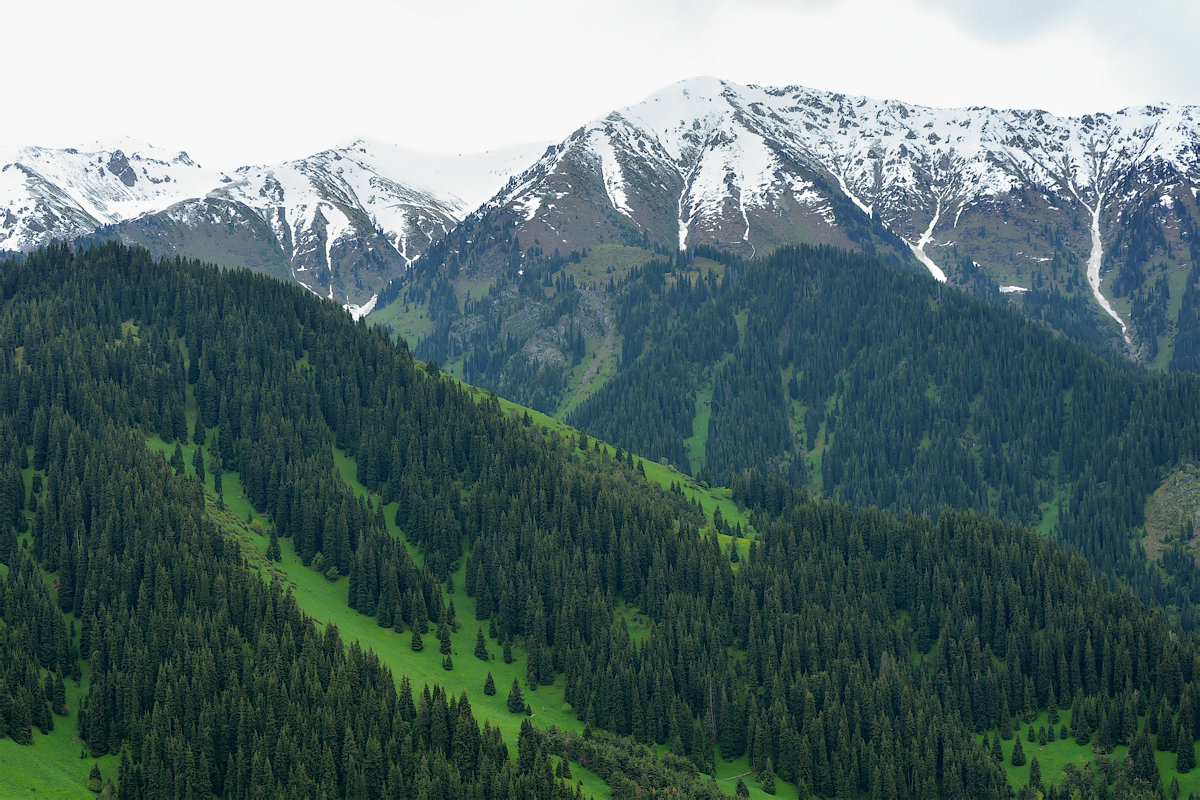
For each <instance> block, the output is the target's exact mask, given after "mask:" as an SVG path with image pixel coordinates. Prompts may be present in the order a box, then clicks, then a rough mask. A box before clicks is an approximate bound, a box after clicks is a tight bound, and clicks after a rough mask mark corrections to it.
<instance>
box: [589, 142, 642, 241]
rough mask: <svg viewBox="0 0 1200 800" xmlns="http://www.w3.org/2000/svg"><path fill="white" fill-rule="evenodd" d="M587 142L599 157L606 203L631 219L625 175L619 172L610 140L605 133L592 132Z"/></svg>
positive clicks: (619, 167)
mask: <svg viewBox="0 0 1200 800" xmlns="http://www.w3.org/2000/svg"><path fill="white" fill-rule="evenodd" d="M587 141H588V147H589V148H591V150H592V152H593V153H595V154H596V155H598V156H599V157H600V178H601V180H603V181H604V191H605V192H607V194H608V202H609V203H611V204H612V207H613V208H615V209H616V210H617V211H620V212H621V213H622V214H624V215H625V216H627V217H629V218H630V219H633V210H632V209H630V208H629V202H628V198H627V197H626V194H625V174H624V173H623V172H622V171H621V163H620V162H619V161H617V151H616V149H615V148H614V147H613V144H612V140H611V139H609V137H608V134H607V133H606V132H605V131H603V130H594V131H592V134H591V136H589V137H588V140H587Z"/></svg>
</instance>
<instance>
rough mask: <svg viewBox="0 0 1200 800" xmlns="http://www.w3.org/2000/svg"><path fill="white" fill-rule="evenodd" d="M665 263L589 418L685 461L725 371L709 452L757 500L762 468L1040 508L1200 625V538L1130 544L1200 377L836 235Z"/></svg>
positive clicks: (901, 499)
mask: <svg viewBox="0 0 1200 800" xmlns="http://www.w3.org/2000/svg"><path fill="white" fill-rule="evenodd" d="M1194 272H1195V275H1200V271H1195V270H1194ZM651 273H652V274H655V275H659V277H660V279H659V280H657V281H649V280H648V279H647V278H645V276H643V279H642V280H640V281H633V282H631V283H630V284H629V285H628V286H627V287H625V288H624V290H623V292H622V293H621V295H620V297H619V299H618V301H617V303H618V309H619V312H618V322H619V326H620V329H621V331H622V333H623V334H624V335H625V337H626V342H627V343H628V342H629V341H630V340H631V339H638V340H639V341H641V339H640V338H639V337H643V336H644V342H645V344H644V346H643V347H641V348H639V349H638V351H637V352H638V353H639V355H638V357H637V358H635V359H632V360H630V361H628V362H627V363H625V364H623V365H622V368H621V369H620V370H619V371H618V372H617V374H616V375H615V376H614V377H613V378H612V379H610V380H609V381H608V383H606V384H605V385H604V386H603V387H602V388H601V389H600V390H599V391H598V392H596V393H595V394H594V395H592V396H591V397H590V398H589V399H588V400H587V401H585V402H584V403H581V404H580V405H579V406H578V407H577V409H576V410H575V411H574V412H573V414H572V416H571V418H570V419H571V420H572V421H573V422H574V423H575V424H578V425H580V426H581V427H584V428H586V429H587V430H588V431H589V432H590V433H593V434H594V435H597V436H602V437H604V438H606V439H608V440H609V441H613V442H617V443H620V444H622V445H623V446H625V447H629V448H632V449H635V450H637V451H638V452H640V453H641V454H643V455H645V456H649V457H652V458H657V459H661V460H665V461H668V462H670V463H673V464H675V465H676V466H677V467H680V468H682V469H687V468H688V466H689V465H688V463H687V458H686V448H685V441H686V440H687V439H689V438H690V437H691V436H692V435H693V419H694V417H695V400H696V397H697V393H698V391H699V390H700V389H701V388H703V387H705V386H709V387H711V388H712V401H711V416H710V418H709V423H708V429H707V444H706V450H705V460H704V462H703V463H702V464H701V465H700V467H701V469H702V470H703V471H705V472H708V473H709V474H712V475H721V476H726V475H729V474H730V473H731V472H732V473H735V474H736V475H738V476H739V478H740V480H734V481H733V485H732V487H731V488H733V490H734V492H735V495H736V496H737V497H738V498H739V499H744V500H745V501H746V502H748V503H750V504H751V505H759V504H761V503H763V502H764V498H763V497H762V494H763V491H764V488H765V487H766V486H767V485H768V484H769V481H761V482H758V483H757V485H756V483H755V482H756V481H757V479H756V478H754V477H753V473H754V472H755V471H759V472H762V473H763V474H769V473H774V474H777V475H779V476H781V477H783V478H785V479H787V480H788V481H789V482H791V483H793V484H796V485H803V484H811V485H812V486H814V487H816V488H818V489H819V490H820V491H821V492H822V493H823V494H824V495H826V496H829V497H837V498H840V499H843V500H846V501H849V502H851V503H853V504H855V505H860V506H864V505H878V506H881V507H887V508H891V509H896V510H912V511H914V512H917V513H927V514H930V515H936V514H937V513H939V512H940V511H941V510H943V509H945V508H974V509H978V510H981V511H986V512H988V513H991V514H992V515H994V516H997V517H1000V518H1001V519H1004V520H1006V521H1013V522H1023V523H1026V524H1032V525H1036V524H1039V523H1040V522H1042V521H1043V519H1044V518H1047V517H1049V516H1051V515H1053V516H1054V517H1056V519H1057V531H1056V532H1057V534H1058V535H1059V536H1060V538H1061V540H1062V541H1063V542H1065V543H1066V544H1068V545H1069V546H1071V547H1074V548H1076V549H1078V550H1080V551H1081V552H1082V553H1083V554H1084V555H1085V557H1087V559H1088V561H1089V562H1090V563H1091V564H1092V565H1093V566H1094V567H1096V568H1098V569H1099V570H1101V571H1104V572H1109V573H1112V574H1115V575H1117V576H1119V577H1120V578H1121V579H1122V580H1123V581H1125V582H1127V583H1128V584H1129V585H1131V586H1132V587H1133V588H1134V590H1135V591H1136V592H1137V593H1138V594H1139V595H1140V596H1142V597H1143V598H1153V599H1155V600H1157V601H1158V602H1160V603H1163V604H1165V605H1168V606H1171V607H1174V608H1175V609H1177V610H1178V612H1179V614H1180V617H1181V619H1182V621H1183V623H1184V625H1185V626H1186V627H1189V628H1190V627H1191V626H1192V625H1193V624H1194V623H1195V621H1196V618H1195V616H1194V615H1195V612H1194V610H1193V609H1194V607H1195V606H1196V603H1198V602H1200V569H1197V568H1196V567H1195V564H1194V562H1193V561H1192V560H1191V559H1190V558H1189V555H1190V554H1189V553H1187V552H1186V551H1180V552H1178V553H1175V552H1169V553H1168V554H1166V555H1165V556H1164V559H1163V562H1162V563H1163V566H1164V568H1165V570H1166V573H1167V575H1164V574H1162V573H1160V572H1159V571H1158V570H1147V569H1146V568H1145V564H1144V560H1143V558H1142V556H1141V555H1140V553H1139V552H1138V551H1137V549H1136V548H1135V547H1133V546H1132V545H1131V539H1132V536H1133V533H1134V531H1135V530H1136V529H1137V528H1138V526H1139V525H1141V523H1142V514H1143V504H1144V501H1145V498H1146V495H1147V494H1148V493H1149V492H1150V491H1152V490H1153V489H1154V487H1155V486H1156V485H1157V483H1158V482H1159V481H1160V480H1161V479H1162V477H1163V476H1164V475H1165V473H1166V471H1167V470H1169V469H1173V468H1174V467H1175V466H1176V465H1177V464H1178V463H1179V462H1180V461H1181V460H1188V459H1196V458H1200V423H1198V421H1197V416H1196V415H1195V414H1194V413H1191V409H1194V408H1196V407H1200V380H1198V379H1197V378H1196V377H1195V376H1193V375H1182V374H1175V375H1170V376H1162V375H1156V374H1149V373H1145V372H1141V371H1138V370H1136V369H1134V368H1132V367H1131V366H1128V365H1122V364H1120V363H1119V362H1117V361H1116V360H1115V359H1114V360H1113V361H1105V360H1104V359H1103V358H1101V357H1100V356H1098V355H1096V354H1095V352H1094V351H1092V350H1089V349H1087V348H1085V347H1084V346H1081V345H1078V344H1075V343H1072V342H1070V341H1068V340H1065V339H1063V338H1062V337H1060V336H1056V335H1055V334H1054V333H1052V332H1051V331H1049V330H1046V329H1045V328H1043V327H1042V326H1039V325H1036V324H1033V323H1030V322H1029V321H1028V320H1027V319H1024V318H1023V317H1022V316H1021V315H1020V314H1019V313H1017V312H1016V311H1015V310H1012V309H1008V308H1004V307H1001V306H995V305H990V304H987V303H984V302H981V301H980V300H978V299H975V298H972V297H969V296H967V295H966V294H963V293H960V292H957V291H953V290H946V289H944V288H942V287H940V286H938V285H937V284H936V283H935V282H933V281H929V280H927V279H925V278H922V277H919V276H913V275H909V274H906V273H903V272H900V271H897V270H893V269H888V268H887V267H885V266H884V265H882V264H880V263H878V262H877V261H875V260H873V259H871V258H870V257H867V256H863V255H854V254H850V253H846V252H843V251H839V250H834V249H831V248H817V247H801V248H782V249H781V250H779V251H777V252H776V253H774V254H773V255H772V256H770V257H769V258H766V259H762V260H760V261H756V262H750V263H744V264H743V263H740V262H732V263H731V264H730V265H729V267H728V269H727V273H726V278H725V280H723V281H721V282H719V283H718V282H717V281H715V280H711V279H709V280H697V279H695V278H694V277H690V276H689V274H688V273H687V272H686V271H684V270H683V269H682V268H678V269H674V268H671V267H670V266H669V265H668V266H664V267H663V268H662V269H661V270H659V272H654V271H653V270H650V271H649V272H648V274H651ZM662 275H666V276H668V277H670V278H671V279H672V280H669V281H668V280H662V279H661V276H662ZM1197 280H1198V281H1200V279H1197ZM1191 291H1192V294H1193V295H1195V296H1200V289H1193V290H1191ZM1198 305H1200V301H1198ZM739 313H740V314H744V315H745V324H744V326H743V327H744V333H743V335H742V336H740V337H736V336H734V335H733V334H736V326H734V325H733V324H732V320H733V318H734V315H735V314H739ZM1197 329H1198V330H1200V326H1198V328H1197ZM731 331H732V334H731ZM1183 339H1186V337H1183ZM1198 352H1200V351H1198ZM1177 355H1178V352H1177ZM793 385H794V387H795V389H794V392H795V395H796V397H795V398H794V399H793V398H792V397H791V396H790V394H789V392H790V391H792V390H791V388H790V387H791V386H793ZM649 406H653V407H654V408H653V409H650V408H649ZM793 430H794V431H795V433H794V434H793V433H792V431H793ZM818 438H820V439H821V440H822V444H823V449H822V451H821V458H820V474H816V475H811V476H810V475H809V473H808V458H809V456H810V454H811V453H812V451H813V450H814V448H815V446H816V444H817V440H818ZM1013 710H1014V711H1019V710H1021V709H1020V703H1019V702H1018V705H1017V707H1016V708H1014V709H1013Z"/></svg>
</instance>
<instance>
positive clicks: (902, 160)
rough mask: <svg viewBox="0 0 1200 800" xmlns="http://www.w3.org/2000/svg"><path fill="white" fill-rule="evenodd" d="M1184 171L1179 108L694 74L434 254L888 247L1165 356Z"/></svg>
mask: <svg viewBox="0 0 1200 800" xmlns="http://www.w3.org/2000/svg"><path fill="white" fill-rule="evenodd" d="M1198 187H1200V111H1198V110H1197V109H1196V108H1193V107H1187V106H1183V107H1180V106H1169V105H1163V106H1144V107H1140V108H1129V109H1123V110H1121V111H1118V112H1116V113H1112V114H1094V115H1086V116H1082V117H1059V116H1055V115H1052V114H1048V113H1045V112H1042V111H1001V110H995V109H989V108H978V107H976V108H966V109H948V110H947V109H933V108H928V107H924V106H917V105H913V104H907V103H902V102H899V101H895V100H873V99H869V98H863V97H853V96H847V95H842V94H837V93H833V92H823V91H817V90H812V89H806V88H802V87H795V86H793V87H785V88H770V87H758V86H744V85H739V84H735V83H731V82H728V81H721V80H716V79H707V78H705V79H695V80H690V81H684V82H682V83H680V84H676V85H674V86H672V87H669V88H667V89H664V90H663V91H661V92H658V93H656V94H654V95H652V96H651V97H649V98H647V99H646V100H644V101H642V102H641V103H638V104H636V105H633V106H629V107H627V108H624V109H620V110H617V111H614V112H612V113H611V114H609V115H608V116H606V117H604V118H602V119H598V120H595V121H593V122H591V123H589V124H587V125H585V126H584V127H582V128H580V129H579V130H578V131H576V132H575V133H573V134H572V135H571V136H570V137H568V138H567V139H566V140H565V141H563V142H562V143H560V144H558V145H556V146H554V147H553V148H551V149H550V150H548V151H547V152H546V154H545V155H544V156H543V157H542V158H541V159H540V160H539V161H538V162H537V163H536V164H534V165H533V166H532V167H531V168H529V169H528V170H526V171H525V172H524V173H522V174H521V175H519V176H516V177H515V178H514V179H513V180H512V181H511V182H510V184H509V185H508V186H507V187H505V189H504V190H503V191H502V192H501V193H499V194H498V195H497V196H496V197H494V198H493V199H492V200H490V201H489V202H488V203H487V204H485V205H484V206H483V207H482V208H481V209H480V210H479V211H478V212H477V213H476V214H475V215H473V217H472V219H471V220H470V221H469V222H470V224H469V225H465V226H464V229H463V233H462V234H461V235H459V236H456V237H452V241H451V242H448V243H447V245H446V252H447V253H448V254H454V255H452V256H449V257H448V258H447V259H443V260H445V261H446V262H447V269H448V271H449V272H450V273H452V274H453V273H454V271H455V270H456V269H459V268H463V269H466V270H467V271H468V272H470V273H474V274H476V275H483V276H485V277H487V278H489V279H491V278H493V277H494V276H495V275H496V274H497V271H498V270H501V269H503V268H506V267H507V268H509V269H510V270H512V271H513V272H515V271H516V269H517V268H518V267H524V268H526V269H529V268H535V269H536V268H538V264H539V263H541V262H540V261H539V259H540V260H542V261H546V260H550V261H552V260H553V259H554V254H555V253H557V254H559V255H560V256H561V257H563V258H566V257H567V256H569V255H571V254H572V253H574V254H576V255H577V256H580V257H582V260H583V262H584V263H587V256H588V254H589V253H591V252H594V251H595V250H596V248H611V247H613V246H615V245H625V246H634V247H641V248H643V249H644V250H646V251H647V252H649V251H652V250H655V249H658V250H660V251H664V252H665V251H675V250H677V249H685V248H687V247H693V246H696V245H714V246H717V247H719V248H721V249H722V250H726V251H731V252H733V253H736V254H738V255H741V256H744V257H751V256H754V255H756V254H764V253H767V252H769V251H770V250H771V249H773V248H774V247H777V246H779V245H781V244H787V243H796V242H807V243H820V244H835V245H839V246H846V247H851V248H854V249H862V250H865V251H867V252H874V251H878V250H881V249H882V250H888V249H891V250H896V251H897V252H898V253H900V255H901V256H902V257H903V258H904V259H909V260H911V261H912V263H914V264H920V265H921V268H922V269H924V270H926V271H927V272H928V273H929V274H931V275H932V276H933V277H935V278H936V279H938V280H940V281H948V282H950V283H954V284H958V285H960V286H964V287H966V288H968V289H971V290H973V291H977V292H981V293H984V294H995V293H996V292H997V291H999V292H1000V293H1003V294H1005V295H1006V296H1007V297H1008V298H1009V299H1010V300H1011V301H1012V302H1014V303H1016V304H1018V305H1019V306H1021V307H1022V308H1023V309H1024V310H1025V311H1026V312H1027V313H1029V314H1030V315H1031V316H1034V317H1035V318H1039V319H1043V320H1045V321H1047V322H1049V323H1050V324H1052V325H1055V326H1056V327H1058V328H1060V329H1061V330H1063V331H1064V332H1067V333H1069V334H1071V335H1073V336H1076V337H1077V338H1081V339H1084V340H1087V341H1091V342H1094V343H1101V342H1104V343H1107V344H1111V345H1113V346H1115V347H1118V348H1121V349H1124V350H1126V351H1127V352H1129V353H1130V354H1131V355H1134V356H1136V357H1138V358H1141V359H1143V360H1145V361H1148V362H1154V363H1157V364H1158V365H1160V366H1163V367H1166V366H1168V365H1169V364H1170V363H1171V361H1172V358H1173V353H1174V343H1175V340H1176V338H1177V337H1179V338H1183V339H1185V340H1186V339H1187V338H1188V336H1189V335H1190V334H1187V333H1186V332H1183V329H1184V328H1189V329H1190V327H1191V326H1192V323H1191V321H1190V318H1189V317H1188V315H1187V314H1186V313H1185V314H1183V315H1182V317H1181V314H1180V306H1181V302H1182V298H1183V295H1184V293H1185V291H1186V285H1187V284H1188V282H1189V281H1191V282H1193V283H1194V282H1195V279H1196V278H1197V277H1200V273H1197V275H1193V274H1192V273H1193V272H1195V264H1196V262H1197V260H1198V259H1197V258H1193V257H1192V254H1193V253H1194V252H1195V251H1194V250H1193V249H1192V248H1193V243H1194V240H1195V237H1196V235H1197V230H1196V225H1195V219H1196V218H1197V213H1198V209H1197V202H1196V192H1197V189H1198ZM883 229H886V231H884V230H883ZM481 237H482V238H487V237H491V241H492V246H491V248H490V249H489V248H488V247H484V246H482V245H481V243H480V239H481ZM514 242H515V243H517V245H518V246H517V247H516V249H517V250H519V252H516V253H514V246H513V245H514ZM1198 255H1200V254H1198ZM643 260H644V259H643ZM435 261H436V259H435ZM428 266H429V267H430V268H433V267H435V266H436V263H435V262H430V264H429V265H428ZM600 283H601V285H602V283H603V281H601V282H600ZM394 295H395V292H389V293H386V294H385V297H391V296H394ZM408 300H409V302H412V298H411V296H410V297H409V298H408ZM1181 333H1182V335H1180V334H1181ZM1190 351H1191V346H1190V345H1188V353H1185V354H1184V356H1182V357H1181V361H1180V364H1182V360H1184V359H1188V358H1191V355H1190ZM449 355H450V354H449V353H446V354H445V356H444V357H449Z"/></svg>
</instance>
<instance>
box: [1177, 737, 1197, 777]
mask: <svg viewBox="0 0 1200 800" xmlns="http://www.w3.org/2000/svg"><path fill="white" fill-rule="evenodd" d="M1195 766H1196V743H1195V741H1194V740H1193V739H1192V733H1191V731H1189V730H1187V729H1186V728H1184V727H1183V726H1182V725H1180V726H1179V730H1178V731H1177V732H1176V734H1175V771H1176V772H1179V773H1186V772H1190V771H1191V770H1192V769H1194V768H1195Z"/></svg>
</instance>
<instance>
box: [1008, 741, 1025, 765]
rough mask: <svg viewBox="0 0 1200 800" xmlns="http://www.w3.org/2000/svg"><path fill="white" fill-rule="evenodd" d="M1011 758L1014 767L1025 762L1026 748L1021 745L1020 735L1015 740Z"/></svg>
mask: <svg viewBox="0 0 1200 800" xmlns="http://www.w3.org/2000/svg"><path fill="white" fill-rule="evenodd" d="M1011 760H1012V765H1013V766H1014V767H1020V766H1023V765H1024V764H1025V750H1024V748H1022V747H1021V737H1019V736H1018V737H1017V738H1016V739H1014V740H1013V750H1012V759H1011Z"/></svg>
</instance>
